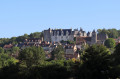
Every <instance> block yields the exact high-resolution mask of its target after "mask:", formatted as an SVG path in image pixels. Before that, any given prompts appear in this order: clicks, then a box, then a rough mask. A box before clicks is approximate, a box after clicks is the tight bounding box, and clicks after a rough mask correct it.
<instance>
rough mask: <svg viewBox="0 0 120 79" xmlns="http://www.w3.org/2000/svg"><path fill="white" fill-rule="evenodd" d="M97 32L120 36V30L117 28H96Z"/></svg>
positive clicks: (115, 36)
mask: <svg viewBox="0 0 120 79" xmlns="http://www.w3.org/2000/svg"><path fill="white" fill-rule="evenodd" d="M97 32H98V34H102V33H103V34H107V35H108V37H109V38H118V37H120V30H117V29H98V30H97Z"/></svg>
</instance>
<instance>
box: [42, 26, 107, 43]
mask: <svg viewBox="0 0 120 79" xmlns="http://www.w3.org/2000/svg"><path fill="white" fill-rule="evenodd" d="M107 38H108V36H107V35H106V34H97V32H96V31H95V30H93V32H88V33H86V32H85V31H83V29H82V28H80V30H78V29H74V30H72V29H50V28H49V29H48V30H44V41H48V42H60V41H62V40H63V41H68V40H70V41H76V44H83V43H84V44H85V43H87V44H90V45H91V44H96V43H99V44H104V41H105V40H106V39H107Z"/></svg>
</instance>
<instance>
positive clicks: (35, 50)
mask: <svg viewBox="0 0 120 79" xmlns="http://www.w3.org/2000/svg"><path fill="white" fill-rule="evenodd" d="M18 58H19V60H20V61H21V62H23V63H25V65H26V66H27V67H28V68H29V67H31V66H33V65H39V64H42V63H43V62H44V60H45V53H44V50H43V48H42V47H35V46H33V47H29V48H25V49H23V50H22V51H21V52H20V53H19V57H18Z"/></svg>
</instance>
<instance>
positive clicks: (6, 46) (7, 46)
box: [3, 44, 13, 50]
mask: <svg viewBox="0 0 120 79" xmlns="http://www.w3.org/2000/svg"><path fill="white" fill-rule="evenodd" d="M12 47H13V45H12V44H6V45H4V47H3V48H4V49H5V50H10V49H11V48H12Z"/></svg>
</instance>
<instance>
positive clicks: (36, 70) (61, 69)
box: [0, 44, 120, 79]
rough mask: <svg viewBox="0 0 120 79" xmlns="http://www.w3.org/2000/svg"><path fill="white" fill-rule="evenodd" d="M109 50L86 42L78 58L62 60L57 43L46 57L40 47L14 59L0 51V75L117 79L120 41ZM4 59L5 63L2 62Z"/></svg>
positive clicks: (27, 78) (26, 78)
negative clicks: (49, 55) (86, 44)
mask: <svg viewBox="0 0 120 79" xmlns="http://www.w3.org/2000/svg"><path fill="white" fill-rule="evenodd" d="M114 49H115V50H114V52H113V53H111V51H110V50H109V48H107V47H105V46H103V45H92V46H87V47H86V48H85V49H84V50H82V51H81V52H80V55H81V56H80V58H78V59H75V58H73V59H69V60H65V58H64V55H65V53H64V49H63V48H62V46H58V47H57V48H55V49H54V50H53V51H52V53H51V55H52V56H51V58H50V59H46V56H45V53H44V50H43V48H42V47H29V48H25V49H23V50H21V51H20V53H19V56H18V58H17V59H13V58H12V57H8V56H7V55H6V54H5V53H0V56H1V58H2V59H0V66H1V69H0V79H71V78H72V79H116V78H120V60H119V58H120V44H118V45H117V46H116V47H115V48H114ZM5 63H6V64H5Z"/></svg>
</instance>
